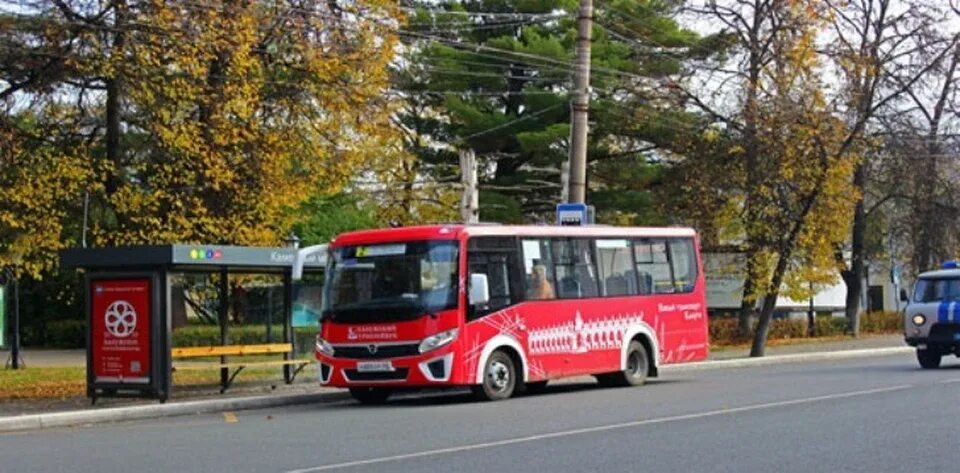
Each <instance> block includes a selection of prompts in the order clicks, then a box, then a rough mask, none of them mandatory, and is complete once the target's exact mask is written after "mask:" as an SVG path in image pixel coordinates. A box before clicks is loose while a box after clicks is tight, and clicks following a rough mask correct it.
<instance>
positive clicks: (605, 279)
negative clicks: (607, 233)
mask: <svg viewBox="0 0 960 473" xmlns="http://www.w3.org/2000/svg"><path fill="white" fill-rule="evenodd" d="M596 246H597V269H599V273H600V287H601V289H602V291H601V294H603V295H604V296H625V295H632V294H636V293H637V273H636V272H635V271H634V270H633V260H632V256H631V255H630V241H629V240H613V239H610V240H604V239H600V240H597V241H596Z"/></svg>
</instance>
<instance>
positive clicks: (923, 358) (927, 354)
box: [917, 347, 943, 370]
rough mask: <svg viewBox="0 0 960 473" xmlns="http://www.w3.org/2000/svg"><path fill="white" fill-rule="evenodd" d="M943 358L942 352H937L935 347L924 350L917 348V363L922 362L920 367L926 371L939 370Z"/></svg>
mask: <svg viewBox="0 0 960 473" xmlns="http://www.w3.org/2000/svg"><path fill="white" fill-rule="evenodd" d="M941 358H943V355H941V354H940V350H937V349H936V348H935V347H928V348H926V349H923V350H921V349H919V348H917V361H919V362H920V366H922V367H923V368H924V369H928V370H932V369H936V368H939V367H940V359H941Z"/></svg>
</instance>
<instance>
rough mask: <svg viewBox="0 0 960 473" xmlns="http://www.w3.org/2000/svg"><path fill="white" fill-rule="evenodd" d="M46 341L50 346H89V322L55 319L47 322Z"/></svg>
mask: <svg viewBox="0 0 960 473" xmlns="http://www.w3.org/2000/svg"><path fill="white" fill-rule="evenodd" d="M45 331H46V334H47V336H46V343H45V344H44V346H47V347H50V348H84V347H86V346H87V322H86V321H83V320H55V321H51V322H47V324H46V330H45Z"/></svg>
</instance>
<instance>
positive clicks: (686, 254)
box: [670, 238, 697, 292]
mask: <svg viewBox="0 0 960 473" xmlns="http://www.w3.org/2000/svg"><path fill="white" fill-rule="evenodd" d="M670 264H671V266H672V268H673V286H674V288H675V289H676V291H677V292H690V291H693V286H694V285H695V284H696V281H697V255H696V252H695V251H694V250H693V240H692V239H690V238H672V239H671V240H670Z"/></svg>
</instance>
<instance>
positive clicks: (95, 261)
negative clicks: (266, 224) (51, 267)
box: [60, 245, 326, 402]
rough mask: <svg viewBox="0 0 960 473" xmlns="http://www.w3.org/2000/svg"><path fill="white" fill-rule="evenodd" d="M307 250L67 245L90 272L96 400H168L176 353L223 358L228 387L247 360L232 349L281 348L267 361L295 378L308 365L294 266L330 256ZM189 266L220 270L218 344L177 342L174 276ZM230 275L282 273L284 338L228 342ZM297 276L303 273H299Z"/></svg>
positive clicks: (316, 266) (91, 383) (314, 268)
mask: <svg viewBox="0 0 960 473" xmlns="http://www.w3.org/2000/svg"><path fill="white" fill-rule="evenodd" d="M298 253H299V254H300V256H299V259H298V256H297V255H298ZM306 253H308V252H305V251H304V250H300V251H299V252H298V250H297V249H296V248H293V247H289V248H286V247H276V248H271V247H244V246H221V245H162V246H131V247H114V248H82V249H81V248H74V249H67V250H63V251H61V252H60V264H61V267H64V268H77V269H82V270H84V271H85V275H84V288H85V291H84V294H85V303H84V306H85V312H86V320H87V325H88V327H87V395H88V397H90V398H91V399H92V400H93V401H94V402H96V399H97V398H98V397H146V398H155V399H159V400H160V401H161V402H164V401H166V400H167V399H168V398H169V397H170V387H171V371H172V369H173V364H172V359H173V358H174V356H177V357H191V356H193V357H207V358H209V357H220V358H219V359H220V363H218V364H216V366H215V367H216V368H219V370H220V384H221V392H223V391H225V390H226V389H227V387H229V385H230V383H231V382H232V381H233V378H234V377H235V376H236V375H237V374H238V373H239V372H240V370H242V369H243V368H244V367H245V366H246V365H247V364H249V363H237V364H231V363H228V359H227V357H228V356H232V355H240V356H242V355H257V354H278V355H282V356H283V360H280V361H277V362H261V364H272V365H278V366H282V368H283V378H284V381H285V382H287V383H291V382H292V381H293V378H294V376H296V372H297V371H299V369H301V368H303V366H304V363H303V362H299V367H298V366H297V365H298V362H296V361H294V360H293V358H294V352H293V345H292V340H293V339H292V317H293V301H294V281H293V279H294V277H293V265H294V262H295V261H297V262H298V263H300V262H302V268H303V272H305V273H316V272H322V270H323V267H324V265H325V263H326V261H325V252H323V251H313V252H309V253H310V254H306ZM189 273H205V274H216V275H219V283H218V284H217V286H218V287H217V294H218V297H217V299H218V301H219V304H218V307H217V322H218V325H219V328H220V345H219V346H208V347H189V348H176V349H174V348H173V339H172V332H173V324H172V322H173V317H172V305H173V304H172V301H173V300H174V294H173V290H172V278H173V276H174V275H179V274H189ZM231 274H253V275H257V274H268V275H277V276H280V277H281V278H282V286H283V317H282V319H283V329H282V334H281V340H280V341H281V343H274V344H258V345H246V346H231V345H228V341H229V340H228V327H229V310H230V303H229V291H230V288H229V276H230V275H231ZM297 276H298V279H299V274H298V275H297ZM174 350H176V352H174Z"/></svg>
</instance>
